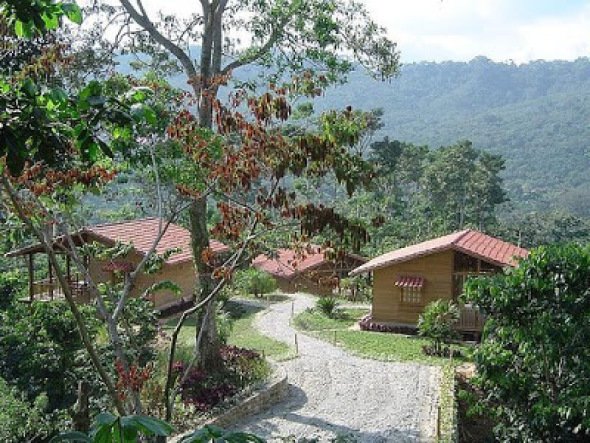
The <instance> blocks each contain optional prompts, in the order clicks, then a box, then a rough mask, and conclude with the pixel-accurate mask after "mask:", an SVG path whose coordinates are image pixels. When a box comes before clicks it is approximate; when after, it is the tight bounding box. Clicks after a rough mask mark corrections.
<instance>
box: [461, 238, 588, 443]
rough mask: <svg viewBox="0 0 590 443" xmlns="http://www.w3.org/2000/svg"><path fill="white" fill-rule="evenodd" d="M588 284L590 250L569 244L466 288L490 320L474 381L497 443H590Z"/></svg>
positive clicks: (477, 356)
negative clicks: (500, 442)
mask: <svg viewBox="0 0 590 443" xmlns="http://www.w3.org/2000/svg"><path fill="white" fill-rule="evenodd" d="M589 282H590V249H588V247H587V246H585V247H583V246H576V245H565V246H548V247H539V248H537V249H534V250H532V251H531V253H530V255H529V257H528V258H526V259H523V260H522V261H521V262H520V264H519V267H518V268H515V269H511V270H507V271H506V272H505V274H504V275H497V276H494V277H488V278H484V277H481V278H478V279H476V280H473V281H471V282H469V283H468V284H467V289H466V294H467V297H468V299H469V300H471V301H473V302H474V303H476V304H477V305H478V306H479V307H480V309H481V310H482V311H483V312H484V313H485V315H486V316H487V319H488V320H487V322H486V326H485V329H484V334H483V338H482V343H481V346H480V347H479V348H478V349H477V350H476V352H475V362H476V365H477V376H476V378H475V383H476V385H477V386H478V387H480V388H481V389H482V391H483V392H484V397H483V399H482V401H481V404H480V406H481V407H483V408H485V409H486V411H488V413H491V414H492V416H493V417H494V418H495V419H496V420H497V421H498V423H499V424H498V425H497V426H496V428H495V432H496V435H497V437H498V438H500V439H503V440H518V441H568V442H574V441H587V440H588V438H589V435H590V421H589V419H588V414H587V410H588V392H589V391H590V385H589V384H588V380H590V363H589V362H590V354H589V352H590V351H589V349H588V340H589V339H590V327H589V325H590V322H589V319H590V297H588V287H589Z"/></svg>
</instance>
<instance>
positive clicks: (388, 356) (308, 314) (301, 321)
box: [293, 298, 471, 365]
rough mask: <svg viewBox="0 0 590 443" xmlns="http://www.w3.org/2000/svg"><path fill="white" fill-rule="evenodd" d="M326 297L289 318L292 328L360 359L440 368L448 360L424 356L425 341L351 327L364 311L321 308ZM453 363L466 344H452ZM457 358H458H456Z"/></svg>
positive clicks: (465, 351)
mask: <svg viewBox="0 0 590 443" xmlns="http://www.w3.org/2000/svg"><path fill="white" fill-rule="evenodd" d="M327 300H330V299H329V298H324V299H321V298H320V299H318V304H317V306H316V307H315V308H311V309H308V310H306V311H304V312H302V313H300V314H298V315H297V316H295V318H294V319H293V325H294V326H295V327H296V328H297V329H299V330H300V331H303V332H305V333H308V334H311V335H313V336H315V337H318V338H320V339H322V340H326V341H329V342H331V343H334V344H336V345H338V346H342V347H343V348H345V349H346V350H348V351H350V352H351V353H353V354H355V355H358V356H360V357H366V358H372V359H375V360H381V361H401V362H418V363H425V364H433V365H444V364H447V363H448V362H449V358H442V357H435V356H429V355H425V354H424V348H425V347H428V346H429V345H430V340H429V339H427V338H423V337H419V336H414V335H402V334H395V333H387V332H373V331H361V330H358V329H357V328H354V325H355V324H357V323H358V322H359V321H360V320H361V319H362V318H363V317H364V316H365V315H366V314H367V312H368V310H367V309H363V308H356V307H354V308H347V307H342V308H340V307H338V306H337V305H336V306H334V307H333V308H332V309H322V304H324V305H325V304H328V303H330V304H331V302H327ZM451 349H453V350H454V354H455V357H454V359H453V360H454V361H455V363H462V362H465V361H466V360H468V355H470V351H471V348H470V347H469V346H467V345H461V344H453V345H452V346H451ZM458 355H461V356H460V357H459V358H457V356H458Z"/></svg>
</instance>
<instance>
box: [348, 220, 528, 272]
mask: <svg viewBox="0 0 590 443" xmlns="http://www.w3.org/2000/svg"><path fill="white" fill-rule="evenodd" d="M447 249H453V250H456V251H461V252H463V253H465V254H467V255H470V256H473V257H477V258H479V259H481V260H484V261H486V262H489V263H492V264H495V265H498V266H516V265H517V264H518V259H519V258H523V257H526V256H527V255H528V251H527V250H526V249H524V248H520V247H518V246H516V245H513V244H512V243H508V242H505V241H503V240H500V239H498V238H494V237H491V236H489V235H486V234H484V233H482V232H479V231H475V230H471V229H466V230H464V231H458V232H455V233H453V234H449V235H445V236H443V237H438V238H435V239H432V240H428V241H425V242H422V243H417V244H415V245H411V246H408V247H405V248H401V249H396V250H395V251H391V252H388V253H386V254H383V255H380V256H378V257H375V258H374V259H372V260H370V261H368V262H367V263H365V264H364V265H362V266H359V267H358V268H356V269H354V270H353V271H352V272H351V273H350V274H351V275H356V274H360V273H362V272H368V271H372V270H374V269H379V268H384V267H386V266H389V265H392V264H394V263H400V262H404V261H408V260H411V259H413V258H416V257H420V256H423V255H428V254H433V253H435V252H440V251H444V250H447Z"/></svg>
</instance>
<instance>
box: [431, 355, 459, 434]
mask: <svg viewBox="0 0 590 443" xmlns="http://www.w3.org/2000/svg"><path fill="white" fill-rule="evenodd" d="M456 377H457V375H456V368H455V366H454V365H453V364H452V363H448V364H447V365H445V366H444V367H443V368H442V371H441V380H440V388H439V389H440V391H439V392H440V393H439V404H438V411H437V412H438V414H437V423H436V431H437V434H438V435H437V438H438V441H439V442H441V443H457V441H458V440H459V435H458V434H459V429H458V423H457V414H458V409H457V397H456V396H457V392H456V391H457V383H456Z"/></svg>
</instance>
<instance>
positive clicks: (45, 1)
mask: <svg viewBox="0 0 590 443" xmlns="http://www.w3.org/2000/svg"><path fill="white" fill-rule="evenodd" d="M0 6H2V8H1V12H0V15H3V16H4V17H6V19H7V21H8V23H9V24H11V25H12V27H13V30H14V33H15V34H16V36H17V37H19V38H27V39H28V38H32V37H34V36H35V35H42V34H45V33H46V32H48V31H54V30H56V29H57V28H58V27H59V21H60V19H61V18H62V17H64V16H65V17H67V18H68V19H69V20H70V21H71V22H73V23H75V24H78V25H79V24H81V23H82V11H81V9H80V7H79V6H78V5H76V4H75V3H63V2H58V3H54V2H52V1H51V0H36V1H34V2H26V1H19V0H4V1H2V2H1V3H0Z"/></svg>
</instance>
